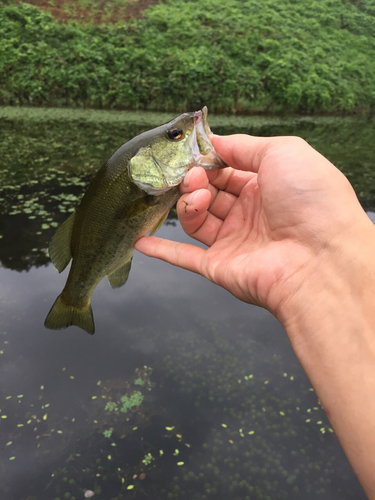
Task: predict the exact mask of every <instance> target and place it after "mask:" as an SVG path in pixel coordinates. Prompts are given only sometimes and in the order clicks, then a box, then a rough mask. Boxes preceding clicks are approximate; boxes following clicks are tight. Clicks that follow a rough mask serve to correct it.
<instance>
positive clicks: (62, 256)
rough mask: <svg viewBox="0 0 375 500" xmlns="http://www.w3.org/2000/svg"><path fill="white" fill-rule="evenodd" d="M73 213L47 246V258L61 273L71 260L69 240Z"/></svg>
mask: <svg viewBox="0 0 375 500" xmlns="http://www.w3.org/2000/svg"><path fill="white" fill-rule="evenodd" d="M74 217H75V213H74V214H72V215H71V216H70V217H69V218H68V219H67V220H66V221H65V222H63V223H62V224H61V226H60V227H59V228H58V230H57V231H56V233H55V234H54V235H53V238H52V240H51V242H50V244H49V247H48V251H49V256H50V258H51V260H52V262H53V265H54V266H55V267H56V269H57V270H58V271H59V273H61V271H63V270H64V269H65V268H66V266H67V265H68V264H69V262H70V259H71V258H72V251H71V246H70V243H71V239H72V232H73V224H74Z"/></svg>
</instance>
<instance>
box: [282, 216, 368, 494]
mask: <svg viewBox="0 0 375 500" xmlns="http://www.w3.org/2000/svg"><path fill="white" fill-rule="evenodd" d="M362 229H363V230H362ZM362 229H361V227H359V228H357V231H356V237H355V238H354V237H353V238H351V239H349V240H348V239H346V241H345V242H344V241H343V242H342V245H340V246H339V247H338V251H336V252H334V253H332V255H331V257H329V256H328V255H325V256H324V257H322V258H321V259H315V262H314V259H312V262H311V266H310V267H309V266H306V269H305V270H304V272H305V274H304V276H303V277H301V276H300V277H299V278H298V276H294V278H293V281H294V282H293V283H291V282H290V283H289V284H288V285H287V286H289V287H294V289H295V292H294V293H290V295H289V299H288V300H286V301H285V302H284V303H283V304H282V305H281V306H280V308H279V311H278V318H279V320H280V321H281V323H282V324H283V326H284V328H285V329H286V331H287V334H288V336H289V338H290V340H291V343H292V346H293V348H294V351H295V353H296V355H297V357H298V359H299V361H300V362H301V364H302V366H303V368H304V370H305V372H306V374H307V376H308V377H309V379H310V381H311V383H312V385H313V386H314V388H315V391H316V393H317V396H318V397H319V399H320V401H321V403H322V405H323V407H324V409H325V411H326V413H327V416H328V418H329V419H330V421H331V424H332V427H333V428H334V430H335V432H336V435H337V437H338V439H339V440H340V442H341V445H342V446H343V448H344V451H345V452H346V454H347V456H348V459H349V461H350V462H351V464H352V466H353V468H354V470H355V472H356V473H357V475H358V478H359V480H360V481H361V483H362V485H363V487H364V488H365V490H366V492H367V494H368V495H369V497H370V498H375V476H374V474H373V471H374V470H375V428H374V422H375V399H374V397H373V395H374V394H375V259H374V255H375V228H374V226H373V225H372V226H370V225H366V224H364V226H363V228H362ZM301 278H303V279H301ZM298 279H299V281H298Z"/></svg>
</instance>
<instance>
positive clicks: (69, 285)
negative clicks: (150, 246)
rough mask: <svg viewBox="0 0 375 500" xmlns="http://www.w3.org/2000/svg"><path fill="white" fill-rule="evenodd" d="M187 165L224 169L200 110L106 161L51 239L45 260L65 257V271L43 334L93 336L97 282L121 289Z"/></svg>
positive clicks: (59, 264)
mask: <svg viewBox="0 0 375 500" xmlns="http://www.w3.org/2000/svg"><path fill="white" fill-rule="evenodd" d="M193 166H202V167H203V168H205V169H218V168H223V167H226V164H225V163H224V162H223V161H222V160H221V159H220V158H219V157H218V156H217V154H216V152H215V150H214V148H213V146H212V144H211V139H210V128H209V125H208V122H207V108H206V107H204V108H203V109H202V110H201V111H197V112H194V113H184V114H182V115H180V116H178V117H177V118H175V119H174V120H172V121H171V122H169V123H166V124H165V125H162V126H160V127H157V128H155V129H153V130H149V131H148V132H144V133H143V134H140V135H138V136H137V137H134V138H133V139H131V140H130V141H129V142H127V143H126V144H124V145H123V146H121V147H120V149H118V150H117V151H116V152H115V153H114V154H113V155H112V156H111V158H110V159H109V160H108V161H107V162H106V163H105V164H104V165H103V167H102V168H101V169H100V170H99V172H98V173H97V175H96V177H95V178H94V180H93V182H92V184H91V185H90V187H89V189H88V190H87V192H86V194H85V195H84V197H83V199H82V202H81V204H80V206H79V207H78V209H77V211H76V212H75V213H74V214H72V215H71V216H70V217H69V218H68V219H67V220H66V221H65V222H64V223H63V224H61V226H60V227H59V228H58V229H57V231H56V233H55V235H54V236H53V238H52V240H51V243H50V246H49V255H50V257H51V260H52V262H53V264H54V265H55V267H56V268H57V270H58V271H59V272H61V271H63V270H64V269H65V268H66V266H67V265H68V264H69V262H70V260H71V259H72V265H71V268H70V272H69V276H68V279H67V282H66V285H65V287H64V289H63V291H62V293H61V294H60V295H59V296H58V298H57V299H56V301H55V303H54V304H53V306H52V308H51V310H50V312H49V313H48V315H47V318H46V320H45V323H44V325H45V326H46V327H47V328H51V329H57V330H59V329H62V328H67V327H68V326H70V325H76V326H78V327H80V328H82V329H83V330H86V332H88V333H94V331H95V326H94V318H93V314H92V309H91V303H90V302H91V294H92V292H93V291H94V289H95V287H96V286H97V285H98V283H99V282H100V281H101V280H102V278H103V277H104V276H107V277H108V281H109V283H110V285H111V286H112V287H114V288H116V287H120V286H122V285H124V284H125V282H126V280H127V278H128V275H129V271H130V267H131V262H132V258H133V253H134V243H135V242H136V241H137V240H138V239H139V238H140V237H141V236H144V235H145V234H147V233H149V232H150V233H151V234H154V233H155V232H156V231H157V230H158V229H159V228H160V227H161V226H162V225H163V223H164V221H165V220H166V218H167V216H168V213H169V211H170V209H171V208H172V207H173V205H174V204H175V202H176V201H177V200H178V198H179V196H180V193H179V189H178V185H179V184H180V183H181V181H182V180H183V178H184V176H185V175H186V173H187V171H188V170H189V169H190V168H192V167H193Z"/></svg>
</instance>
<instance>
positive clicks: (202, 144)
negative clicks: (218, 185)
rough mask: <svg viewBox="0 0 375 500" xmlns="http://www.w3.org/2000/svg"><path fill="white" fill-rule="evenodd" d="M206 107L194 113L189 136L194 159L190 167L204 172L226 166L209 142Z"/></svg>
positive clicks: (209, 130) (209, 134)
mask: <svg viewBox="0 0 375 500" xmlns="http://www.w3.org/2000/svg"><path fill="white" fill-rule="evenodd" d="M207 112H208V110H207V106H204V107H203V108H202V109H201V110H199V111H196V112H195V113H194V119H195V123H194V130H193V133H192V135H191V148H192V154H193V158H194V163H193V165H192V167H193V166H194V167H203V168H204V169H205V170H219V169H220V168H225V167H227V166H228V165H227V164H226V163H225V162H224V161H223V160H222V159H221V158H220V156H219V155H218V154H217V153H216V151H215V148H214V147H213V145H212V142H211V137H210V136H211V135H212V132H211V129H210V126H209V124H208V121H207Z"/></svg>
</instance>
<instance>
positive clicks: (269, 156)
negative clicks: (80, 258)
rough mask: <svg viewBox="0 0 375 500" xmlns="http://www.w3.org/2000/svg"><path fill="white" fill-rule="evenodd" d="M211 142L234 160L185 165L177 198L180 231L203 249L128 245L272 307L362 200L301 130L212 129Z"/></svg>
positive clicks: (146, 241) (148, 242)
mask: <svg viewBox="0 0 375 500" xmlns="http://www.w3.org/2000/svg"><path fill="white" fill-rule="evenodd" d="M213 144H214V146H215V148H216V150H217V152H218V154H219V155H220V156H221V157H222V158H223V159H224V161H226V162H227V164H229V165H231V166H233V167H234V168H227V169H224V170H221V171H218V172H209V173H208V175H207V172H205V171H204V170H203V169H200V168H195V169H192V170H191V171H190V172H189V173H188V175H187V177H186V179H185V181H184V182H183V183H182V185H181V191H182V193H183V195H182V197H181V198H180V200H179V202H178V205H177V210H178V215H179V219H180V221H181V224H182V226H183V228H184V230H185V231H186V233H187V234H189V235H190V236H192V237H193V238H195V239H197V240H199V241H201V242H203V243H204V244H206V245H207V246H208V247H209V248H208V249H202V248H200V247H197V246H195V245H190V244H183V243H176V242H171V241H168V240H162V239H160V238H155V237H145V238H142V239H141V240H139V241H138V242H137V244H136V248H137V249H138V250H140V251H141V252H143V253H146V254H147V255H150V256H154V257H158V258H161V259H163V260H165V261H167V262H170V263H171V264H174V265H177V266H180V267H183V268H185V269H188V270H191V271H194V272H197V273H199V274H202V275H203V276H205V277H206V278H208V279H209V280H211V281H213V282H214V283H216V284H218V285H221V286H222V287H224V288H225V289H227V290H228V291H230V292H231V293H232V294H233V295H235V296H236V297H238V298H239V299H241V300H243V301H245V302H250V303H253V304H258V305H261V306H263V307H266V308H267V309H269V310H270V311H271V312H273V313H274V314H276V315H277V314H278V309H279V307H280V304H281V302H283V301H285V300H288V296H289V295H290V294H293V293H294V290H295V289H298V287H299V286H300V285H301V283H302V282H303V280H305V279H306V276H307V275H309V273H314V266H315V265H316V257H318V256H319V262H321V259H322V258H324V253H325V251H326V249H327V246H332V245H335V244H336V236H337V237H338V236H339V235H340V234H342V232H343V231H346V230H347V228H348V224H349V225H350V219H351V218H352V217H353V210H354V211H356V210H362V209H361V207H360V206H359V203H358V201H357V199H356V196H355V194H354V191H353V189H352V188H351V186H350V184H349V182H348V181H347V179H346V178H345V177H344V176H343V175H342V174H341V173H340V171H339V170H337V169H336V167H334V166H333V165H332V164H331V163H330V162H329V161H328V160H326V159H325V158H324V157H323V156H321V155H320V154H319V153H318V152H316V151H315V150H314V149H312V148H311V147H310V146H309V145H308V144H307V143H306V142H305V141H303V140H301V139H298V138H290V137H289V138H288V137H276V138H255V137H250V136H246V135H237V136H227V137H217V136H214V137H213ZM343 193H344V194H343ZM343 196H345V197H346V198H347V199H345V200H343ZM343 207H344V209H343ZM330 216H332V220H333V221H334V222H332V223H330V222H329V217H330ZM327 219H328V220H327ZM338 221H342V223H338ZM330 255H331V254H330Z"/></svg>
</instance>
